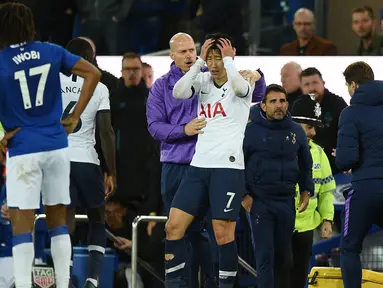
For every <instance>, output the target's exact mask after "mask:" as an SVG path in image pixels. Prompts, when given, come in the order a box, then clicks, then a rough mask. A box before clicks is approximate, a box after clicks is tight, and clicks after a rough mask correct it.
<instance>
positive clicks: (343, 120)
mask: <svg viewBox="0 0 383 288" xmlns="http://www.w3.org/2000/svg"><path fill="white" fill-rule="evenodd" d="M343 74H344V76H345V79H346V83H347V86H348V91H349V93H350V96H351V97H352V98H351V105H350V106H349V107H347V108H346V109H344V110H343V112H342V114H341V116H340V120H339V131H338V147H337V149H336V165H337V166H338V167H339V169H340V170H342V171H348V170H350V169H352V188H353V190H351V191H349V193H348V195H347V200H346V204H345V211H344V215H343V225H342V226H343V231H342V234H341V235H342V236H341V242H340V248H341V268H342V276H343V281H344V287H345V288H360V287H361V282H362V267H361V262H360V252H361V251H362V244H363V240H364V238H365V237H366V235H367V233H368V230H369V229H370V228H371V225H372V224H378V225H379V226H380V227H383V213H382V207H383V192H382V186H383V128H382V123H383V97H382V95H383V82H382V81H374V72H373V71H372V69H371V67H370V66H369V65H368V64H367V63H365V62H356V63H353V64H351V65H349V66H348V67H347V69H346V70H345V72H344V73H343Z"/></svg>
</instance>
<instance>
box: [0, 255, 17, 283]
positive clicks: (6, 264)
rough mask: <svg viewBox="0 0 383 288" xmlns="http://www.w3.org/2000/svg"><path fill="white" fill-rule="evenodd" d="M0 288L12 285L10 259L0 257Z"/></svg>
mask: <svg viewBox="0 0 383 288" xmlns="http://www.w3.org/2000/svg"><path fill="white" fill-rule="evenodd" d="M0 267H1V269H0V288H10V287H12V285H13V284H14V277H13V259H12V257H5V258H4V257H0Z"/></svg>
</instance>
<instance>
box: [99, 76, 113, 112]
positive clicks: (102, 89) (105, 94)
mask: <svg viewBox="0 0 383 288" xmlns="http://www.w3.org/2000/svg"><path fill="white" fill-rule="evenodd" d="M98 89H99V93H100V105H99V107H98V111H103V110H110V102H109V90H108V88H107V87H106V86H105V85H104V84H102V83H99V84H98Z"/></svg>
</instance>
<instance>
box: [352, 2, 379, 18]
mask: <svg viewBox="0 0 383 288" xmlns="http://www.w3.org/2000/svg"><path fill="white" fill-rule="evenodd" d="M365 12H367V14H368V16H369V17H370V18H371V19H372V20H374V19H375V15H374V10H372V8H371V7H370V6H367V5H365V6H363V7H359V8H354V9H352V11H351V15H354V14H355V13H365Z"/></svg>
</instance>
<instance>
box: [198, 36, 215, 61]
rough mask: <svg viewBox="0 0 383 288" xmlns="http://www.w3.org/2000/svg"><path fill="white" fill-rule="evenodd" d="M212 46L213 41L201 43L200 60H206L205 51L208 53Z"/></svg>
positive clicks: (208, 40)
mask: <svg viewBox="0 0 383 288" xmlns="http://www.w3.org/2000/svg"><path fill="white" fill-rule="evenodd" d="M213 44H214V40H213V39H207V40H206V41H205V43H203V45H202V47H201V55H200V57H201V59H202V60H203V61H206V58H207V51H209V48H210V47H211V46H212V45H213Z"/></svg>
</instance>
